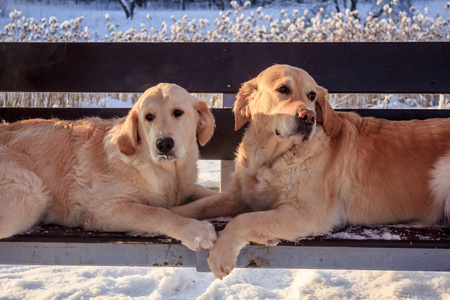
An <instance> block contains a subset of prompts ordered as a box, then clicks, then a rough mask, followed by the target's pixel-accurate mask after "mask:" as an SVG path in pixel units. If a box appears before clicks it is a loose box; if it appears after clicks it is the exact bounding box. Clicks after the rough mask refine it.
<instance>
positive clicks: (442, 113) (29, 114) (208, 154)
mask: <svg viewBox="0 0 450 300" xmlns="http://www.w3.org/2000/svg"><path fill="white" fill-rule="evenodd" d="M211 111H212V113H213V114H214V117H215V119H216V131H215V132H214V136H213V138H212V139H211V141H210V142H209V143H208V144H207V145H206V146H205V147H199V149H200V154H201V158H202V159H216V160H234V153H235V151H236V148H237V146H238V145H239V143H240V141H241V140H242V135H243V134H244V132H245V127H244V128H241V129H240V130H239V131H234V116H233V113H232V111H231V109H230V108H214V109H211ZM338 111H355V112H357V113H359V114H360V115H362V116H374V117H379V118H385V119H389V120H410V119H427V118H447V117H450V110H444V109H442V110H430V109H356V110H348V109H346V110H338ZM127 113H128V109H124V108H8V107H5V108H0V120H5V121H8V122H14V121H17V120H21V119H28V118H38V117H40V118H44V119H48V118H60V119H69V120H71V119H79V118H82V117H86V116H100V117H102V118H111V117H122V116H125V115H126V114H127Z"/></svg>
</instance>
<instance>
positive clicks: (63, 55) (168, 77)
mask: <svg viewBox="0 0 450 300" xmlns="http://www.w3.org/2000/svg"><path fill="white" fill-rule="evenodd" d="M275 63H285V64H290V65H294V66H298V67H301V68H303V69H305V70H306V71H307V72H309V73H310V74H311V75H312V76H313V77H314V78H315V79H316V81H317V82H318V83H319V84H320V85H322V86H324V87H326V88H327V89H328V90H329V92H331V93H449V92H450V72H449V70H450V42H401V43H0V91H17V92H142V91H144V90H145V89H147V88H148V87H150V86H152V85H155V84H157V83H159V82H172V83H176V84H179V85H181V86H183V87H184V88H186V89H187V90H188V91H190V92H198V93H205V92H208V93H209V92H215V93H236V92H237V91H238V90H239V87H240V85H241V84H242V83H243V82H245V81H247V80H249V79H251V78H253V77H255V76H256V75H257V74H258V73H259V72H261V71H262V70H263V69H265V68H267V67H268V66H270V65H272V64H275ZM358 112H359V113H360V114H362V115H372V116H376V117H383V118H387V119H393V120H399V119H412V118H419V119H424V118H430V117H448V116H450V113H449V111H448V110H442V111H430V110H407V111H394V110H390V111H387V110H358ZM126 113H127V110H126V109H75V108H71V109H45V108H40V109H29V108H24V109H17V108H14V109H11V108H1V109H0V118H2V119H5V120H6V121H14V120H17V119H22V118H30V117H40V118H50V117H58V118H62V119H77V118H80V117H84V116H92V115H100V116H102V117H113V116H124V115H126ZM213 113H214V115H215V117H216V123H217V130H216V132H215V135H214V138H213V140H212V141H211V142H210V143H209V144H208V145H207V146H206V147H204V148H202V149H201V155H202V158H205V159H233V157H234V151H235V149H236V146H237V144H238V143H239V141H240V140H241V136H242V130H240V131H239V132H234V131H233V128H234V125H233V124H234V119H233V115H232V113H231V111H230V109H214V110H213Z"/></svg>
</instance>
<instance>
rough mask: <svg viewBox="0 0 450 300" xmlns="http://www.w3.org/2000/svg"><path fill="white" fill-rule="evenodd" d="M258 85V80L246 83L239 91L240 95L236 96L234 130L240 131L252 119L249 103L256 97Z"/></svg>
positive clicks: (254, 79)
mask: <svg viewBox="0 0 450 300" xmlns="http://www.w3.org/2000/svg"><path fill="white" fill-rule="evenodd" d="M257 89H258V85H257V82H256V78H253V79H252V80H249V81H247V82H245V83H244V84H243V85H242V87H241V88H240V89H239V93H238V94H237V96H236V101H235V102H234V108H233V112H234V120H235V121H234V122H235V123H234V130H238V129H239V128H241V127H242V126H244V124H245V123H247V122H248V121H250V120H251V119H252V113H251V111H250V108H249V106H248V105H249V102H250V100H251V99H253V98H254V97H255V93H256V92H257Z"/></svg>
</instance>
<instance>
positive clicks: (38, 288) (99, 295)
mask: <svg viewBox="0 0 450 300" xmlns="http://www.w3.org/2000/svg"><path fill="white" fill-rule="evenodd" d="M43 2H45V1H43ZM445 2H446V1H440V0H439V1H416V2H415V6H416V7H417V9H419V10H423V7H424V6H425V5H426V6H428V7H429V8H430V9H429V14H430V15H434V12H436V11H437V10H439V11H441V15H444V16H445V15H446V14H447V16H448V12H447V13H446V12H445V11H444V9H443V7H444V5H445ZM11 6H12V4H10V3H8V7H7V8H8V9H9V10H12V9H13V7H11ZM14 8H16V9H18V10H21V11H22V12H23V14H24V15H25V16H27V17H34V18H36V19H40V18H50V17H51V16H56V18H57V19H58V20H59V21H60V22H62V21H64V20H70V19H75V18H77V17H79V16H84V17H85V20H84V26H87V27H88V28H89V30H98V31H99V35H100V36H102V35H103V34H105V33H106V32H107V29H106V26H105V24H106V22H105V14H106V12H105V11H101V10H93V11H87V10H85V8H83V7H82V6H73V5H66V6H46V5H41V4H38V2H35V4H33V3H31V2H27V3H26V4H20V5H19V4H18V5H17V6H15V7H14ZM271 10H272V13H273V14H274V15H275V14H276V13H275V12H274V11H275V10H276V9H275V8H271ZM107 13H108V15H109V18H110V19H111V23H112V24H118V23H120V24H121V25H120V26H121V28H122V29H123V28H131V26H137V27H139V26H140V23H143V22H145V23H147V22H149V21H148V20H147V14H148V13H149V12H146V11H143V10H139V9H137V11H136V12H135V17H134V20H125V18H124V12H123V11H121V10H112V11H108V12H107ZM150 13H151V16H152V20H151V21H150V23H151V26H155V27H158V26H159V24H161V22H163V21H166V22H167V23H169V24H170V17H171V16H172V15H174V16H175V17H176V18H177V19H180V18H181V17H182V16H183V15H184V14H187V13H189V16H190V17H191V18H196V19H200V18H207V19H209V20H210V21H211V22H212V20H214V18H216V17H217V16H218V11H206V10H195V11H189V12H186V11H164V10H162V11H153V12H150ZM8 22H9V19H8V18H0V28H3V27H4V26H5V25H6V24H8ZM84 106H85V107H92V105H90V104H88V103H86V104H85V105H84ZM104 106H105V107H111V108H112V107H129V106H130V105H129V104H127V103H123V102H121V101H117V100H115V99H106V98H105V99H104ZM400 106H401V107H403V106H404V104H402V103H399V102H398V101H396V99H391V101H390V102H389V103H385V104H384V105H382V107H384V108H386V107H389V108H397V107H400ZM199 168H200V174H199V183H200V184H202V185H205V186H208V187H216V188H217V187H218V184H219V180H220V172H219V162H218V161H201V162H199ZM339 234H341V236H336V237H339V238H353V239H355V238H361V235H359V236H355V235H352V234H343V233H339ZM382 237H383V238H384V239H390V240H396V239H399V238H400V237H399V236H396V235H392V234H385V235H382ZM364 238H374V235H373V232H370V231H367V232H365V236H364ZM0 255H1V254H0ZM86 298H89V299H443V300H450V273H445V272H393V271H346V270H305V269H298V270H295V269H292V270H288V269H236V270H234V271H233V272H232V273H231V274H230V275H229V276H227V277H226V278H225V279H224V280H222V281H221V280H218V279H215V278H214V276H213V275H212V274H211V273H199V272H197V271H196V270H195V269H194V268H169V267H160V268H155V267H91V266H89V267H86V266H18V265H12V266H10V265H0V299H86Z"/></svg>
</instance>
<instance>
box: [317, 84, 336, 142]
mask: <svg viewBox="0 0 450 300" xmlns="http://www.w3.org/2000/svg"><path fill="white" fill-rule="evenodd" d="M326 95H327V90H326V89H324V88H323V87H320V86H319V87H318V93H317V99H316V104H315V105H316V115H317V123H319V124H321V125H322V126H323V129H324V130H325V132H326V133H328V134H329V135H330V136H331V137H336V136H338V135H339V133H340V132H341V127H342V120H341V118H340V117H339V116H338V114H337V113H336V112H335V111H334V109H333V108H332V107H331V105H330V104H329V103H328V101H327V100H326V99H325V97H326Z"/></svg>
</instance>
